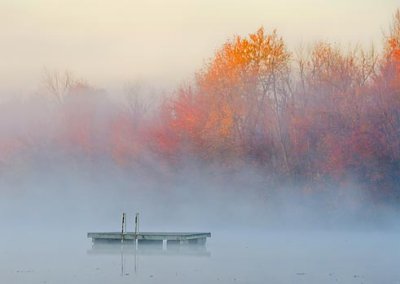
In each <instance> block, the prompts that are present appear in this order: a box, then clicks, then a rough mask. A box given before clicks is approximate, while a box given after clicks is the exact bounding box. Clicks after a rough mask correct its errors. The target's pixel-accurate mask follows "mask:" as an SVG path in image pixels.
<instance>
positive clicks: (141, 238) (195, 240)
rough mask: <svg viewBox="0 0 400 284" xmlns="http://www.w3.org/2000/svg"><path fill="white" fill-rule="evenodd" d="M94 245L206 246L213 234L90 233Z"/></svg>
mask: <svg viewBox="0 0 400 284" xmlns="http://www.w3.org/2000/svg"><path fill="white" fill-rule="evenodd" d="M87 237H88V238H91V239H92V241H93V243H99V242H101V243H112V242H135V243H136V240H137V242H138V244H160V243H161V244H162V243H163V242H164V241H165V242H166V243H167V244H205V243H206V239H207V238H210V237H211V233H197V232H196V233H182V232H168V233H166V232H140V233H136V234H135V233H134V232H124V233H120V232H119V233H118V232H104V233H103V232H102V233H88V234H87Z"/></svg>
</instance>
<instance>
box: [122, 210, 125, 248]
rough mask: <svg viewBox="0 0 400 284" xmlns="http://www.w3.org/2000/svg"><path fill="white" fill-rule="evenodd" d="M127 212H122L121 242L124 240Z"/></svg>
mask: <svg viewBox="0 0 400 284" xmlns="http://www.w3.org/2000/svg"><path fill="white" fill-rule="evenodd" d="M124 229H125V213H122V227H121V243H123V242H124Z"/></svg>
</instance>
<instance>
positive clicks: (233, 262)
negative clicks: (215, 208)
mask: <svg viewBox="0 0 400 284" xmlns="http://www.w3.org/2000/svg"><path fill="white" fill-rule="evenodd" d="M212 233H213V235H212V238H211V239H208V241H207V245H206V247H204V248H193V249H190V248H181V249H180V250H178V249H175V250H165V248H164V250H162V249H155V248H154V249H151V248H150V249H139V250H138V251H134V250H132V248H129V247H128V248H125V249H121V247H120V246H116V247H114V248H110V247H105V248H104V247H100V248H93V247H92V244H91V241H90V240H89V239H87V238H86V232H73V233H72V232H68V233H66V232H62V233H61V232H49V233H43V232H42V233H39V232H35V231H33V232H30V231H29V230H27V231H26V232H25V233H24V234H23V233H21V232H18V234H14V233H13V232H4V234H3V238H2V242H1V244H0V260H1V263H0V276H1V277H0V279H1V283H24V284H25V283H32V284H34V283H47V284H49V283H96V284H98V283H202V284H203V283H400V269H399V263H400V234H399V233H398V232H307V233H305V232H293V231H287V232H261V233H260V232H239V233H238V232H212Z"/></svg>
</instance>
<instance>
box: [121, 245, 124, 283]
mask: <svg viewBox="0 0 400 284" xmlns="http://www.w3.org/2000/svg"><path fill="white" fill-rule="evenodd" d="M123 249H124V247H123V246H121V276H124V252H123Z"/></svg>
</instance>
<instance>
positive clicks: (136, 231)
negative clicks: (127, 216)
mask: <svg viewBox="0 0 400 284" xmlns="http://www.w3.org/2000/svg"><path fill="white" fill-rule="evenodd" d="M138 233H139V213H136V215H135V242H136V240H137V234H138Z"/></svg>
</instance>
